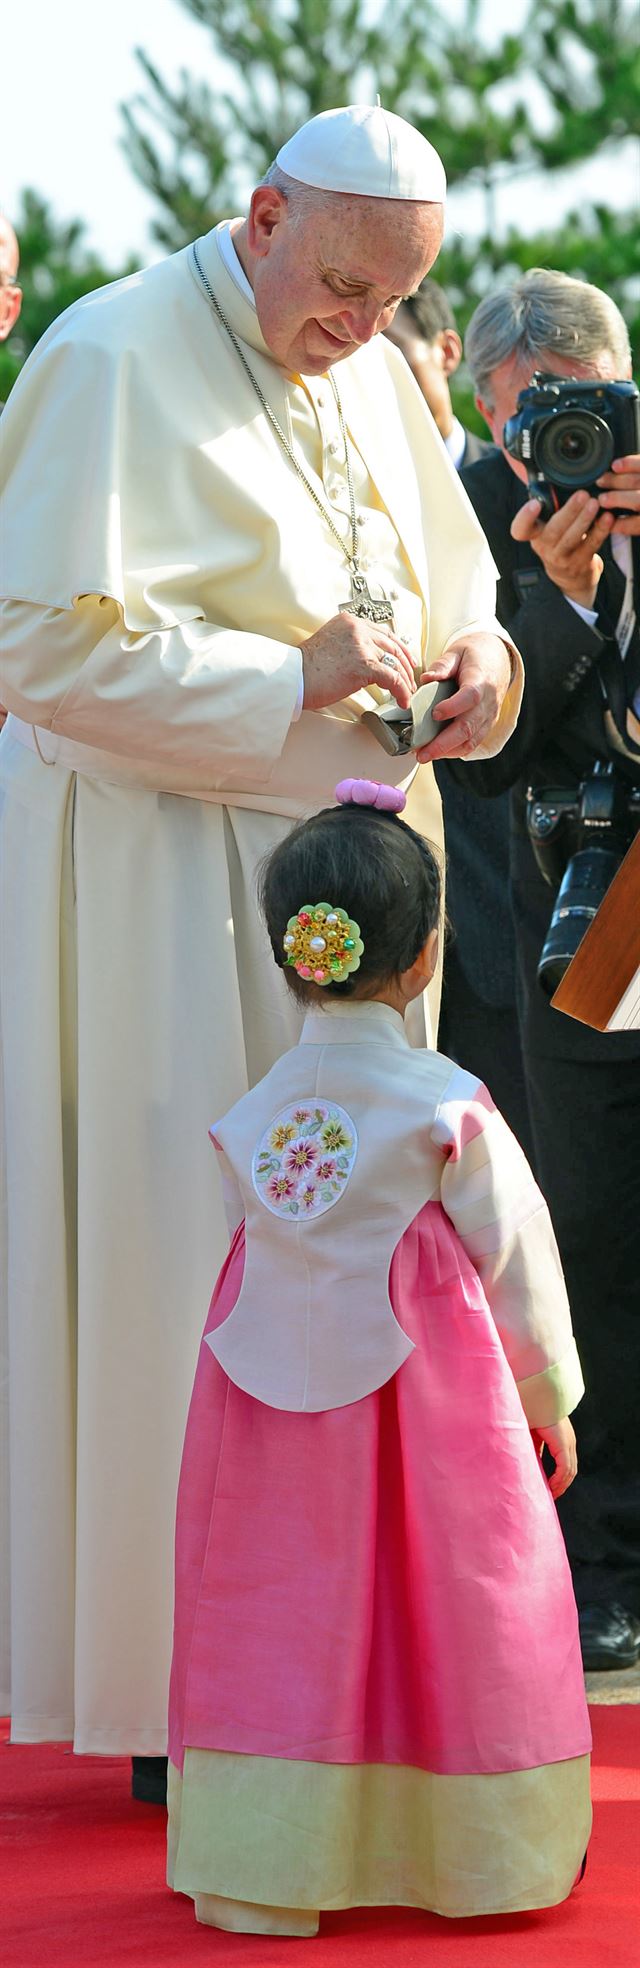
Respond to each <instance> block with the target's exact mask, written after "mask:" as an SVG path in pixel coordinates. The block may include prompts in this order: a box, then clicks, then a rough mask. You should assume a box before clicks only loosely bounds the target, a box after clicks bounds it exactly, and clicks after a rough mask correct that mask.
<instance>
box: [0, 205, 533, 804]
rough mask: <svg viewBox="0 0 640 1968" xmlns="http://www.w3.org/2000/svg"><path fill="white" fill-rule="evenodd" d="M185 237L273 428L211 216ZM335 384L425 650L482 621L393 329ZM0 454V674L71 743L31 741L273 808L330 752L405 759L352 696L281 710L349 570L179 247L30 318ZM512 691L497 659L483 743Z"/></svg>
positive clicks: (367, 771) (462, 530) (276, 379)
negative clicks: (501, 686) (0, 492)
mask: <svg viewBox="0 0 640 1968" xmlns="http://www.w3.org/2000/svg"><path fill="white" fill-rule="evenodd" d="M199 252H200V256H201V260H202V263H203V266H204V268H205V270H206V272H207V274H208V277H209V279H210V280H211V282H212V285H213V287H214V289H215V291H216V292H217V293H218V294H219V296H220V299H221V300H222V303H223V305H224V306H225V307H226V309H227V311H228V313H229V315H230V317H231V319H232V321H233V324H234V327H235V329H236V332H237V333H239V334H240V336H241V337H242V338H243V339H244V341H245V342H246V345H247V353H248V355H249V358H250V360H251V363H252V366H253V367H254V370H255V374H256V376H257V378H258V380H259V382H260V384H261V386H262V388H263V390H264V392H265V394H266V396H267V397H268V399H269V402H270V403H271V405H272V407H273V409H274V411H275V413H276V415H277V417H278V418H279V419H280V421H281V422H282V424H283V426H284V428H285V430H288V431H291V407H290V406H291V395H292V390H293V389H295V387H296V385H295V379H292V378H291V377H287V376H286V375H285V374H284V372H283V371H282V370H281V369H279V368H278V367H277V366H276V365H275V363H274V362H273V360H272V359H271V357H270V355H269V352H268V350H267V349H266V345H265V343H264V341H263V338H262V335H261V332H260V328H259V324H258V321H257V316H256V313H255V310H254V309H253V308H252V306H251V304H250V302H249V301H248V300H247V299H246V298H245V297H244V295H243V294H242V293H241V292H240V290H239V289H238V288H237V286H236V285H235V283H234V281H233V279H232V277H231V275H230V273H229V272H228V270H227V267H226V265H225V262H224V260H223V258H222V255H221V252H220V248H219V245H218V242H217V236H216V233H211V234H209V235H208V236H207V237H206V238H205V239H204V240H201V241H200V242H199ZM339 384H340V392H341V396H342V401H343V405H344V412H345V417H346V421H347V425H348V428H349V432H350V434H351V437H352V440H353V443H354V444H355V446H356V447H357V449H358V451H359V453H360V455H361V457H362V459H363V460H364V463H365V465H366V467H367V469H368V472H369V474H370V478H371V481H372V486H373V487H374V488H375V495H376V496H377V498H378V499H379V500H380V502H381V503H382V505H383V506H384V507H385V508H386V510H387V511H388V513H389V516H390V518H391V521H392V524H393V526H394V527H395V528H396V529H397V534H398V536H399V541H400V544H401V548H402V551H403V553H404V556H405V559H406V563H407V568H408V570H410V576H409V578H410V581H411V585H412V587H413V589H414V591H415V592H417V593H418V594H419V595H421V596H422V598H423V635H422V656H423V658H424V659H425V660H429V659H433V658H434V657H435V656H437V655H439V654H440V653H441V651H442V649H443V648H444V647H445V646H446V644H447V642H448V641H449V640H451V639H452V638H453V637H455V636H457V635H458V634H460V632H461V631H462V630H463V629H465V628H468V627H470V626H471V625H476V626H482V627H483V628H491V627H492V626H494V625H495V624H494V597H495V570H494V567H493V563H492V560H491V557H490V555H489V551H488V548H487V546H486V543H485V541H484V537H483V535H482V534H481V532H480V529H479V526H478V523H477V520H476V518H475V515H474V514H473V512H472V510H471V506H470V504H469V502H468V500H467V498H466V496H465V494H464V492H463V491H462V489H461V487H460V484H459V481H458V478H457V475H456V472H455V471H454V469H453V467H452V465H451V463H450V461H449V459H448V457H447V453H446V450H445V447H444V445H443V444H442V443H441V440H440V438H439V436H438V433H437V431H436V429H435V425H434V424H433V421H432V419H431V418H430V416H429V413H428V411H427V410H426V407H425V405H424V402H423V400H422V398H421V396H420V393H419V391H418V390H417V388H416V386H415V383H414V381H413V378H412V377H411V375H410V372H409V370H408V368H407V366H406V364H405V363H404V362H403V361H402V359H401V358H400V357H399V356H398V353H397V351H396V350H395V349H393V348H392V347H391V346H390V345H389V343H388V342H386V341H385V340H384V338H383V337H382V336H379V337H377V339H376V341H375V342H374V343H372V344H371V345H370V346H369V347H368V348H365V349H362V350H360V351H358V353H357V354H356V355H354V356H352V357H350V358H349V360H348V361H346V362H344V363H342V364H340V367H339ZM298 388H299V385H298ZM35 433H37V437H36V436H35V435H34V434H35ZM3 454H4V461H5V462H4V475H5V480H6V492H5V516H4V546H3V555H4V565H5V568H6V575H5V577H4V581H5V592H6V593H7V594H8V595H9V596H10V597H11V598H12V600H13V602H14V603H15V604H18V605H20V604H24V603H30V604H32V605H34V604H35V605H36V607H37V608H38V609H39V610H42V611H43V612H42V614H41V615H39V616H38V620H37V629H38V633H37V636H35V642H34V634H33V633H32V632H31V629H30V627H29V622H31V623H33V617H30V618H29V621H26V618H24V617H23V615H22V612H21V611H20V608H19V614H18V618H17V619H16V617H15V611H14V614H13V615H12V614H11V609H9V613H8V616H7V623H6V631H5V647H6V650H7V656H6V662H5V664H4V665H3V677H2V684H1V686H0V689H1V692H2V694H3V697H4V701H5V703H6V704H7V705H8V708H9V709H10V710H13V711H14V712H15V713H16V714H17V715H18V717H21V718H22V719H26V720H27V721H28V722H29V723H31V722H35V723H36V724H38V725H39V726H40V727H44V728H46V729H47V730H48V731H50V732H51V733H52V735H55V736H56V739H57V740H58V742H59V744H60V745H62V746H64V741H65V740H67V741H69V740H71V741H73V742H74V745H77V744H80V745H81V746H82V747H84V748H85V751H84V754H83V755H80V756H78V755H77V754H75V753H74V754H73V755H71V754H69V753H68V752H67V751H65V750H64V749H60V750H58V749H54V751H53V752H52V751H51V750H48V751H47V756H48V757H50V756H51V757H53V756H55V757H60V759H61V762H64V763H66V764H69V765H76V766H77V767H78V769H80V770H86V771H88V772H92V771H93V772H96V773H99V775H100V776H103V777H106V778H110V779H112V780H113V779H116V780H118V779H120V778H123V777H124V778H126V779H127V780H128V781H129V782H130V783H134V784H142V785H150V784H154V785H155V786H156V787H157V788H158V789H162V790H166V791H179V792H186V793H190V794H192V795H200V796H204V797H208V798H214V799H216V798H224V800H225V802H226V803H230V804H236V805H237V804H250V805H255V806H258V807H261V808H262V807H264V806H267V807H269V808H270V809H271V810H272V811H277V812H282V813H289V814H292V815H293V814H294V813H297V812H300V811H301V810H304V809H305V808H307V809H308V808H309V807H310V806H312V805H313V804H316V805H317V804H321V803H322V802H323V801H325V800H327V799H329V798H330V797H331V795H332V792H333V787H334V785H335V783H336V780H337V779H338V778H340V777H341V776H342V774H343V773H349V774H356V773H359V772H360V773H362V774H363V775H364V776H367V775H368V776H372V775H373V776H375V777H380V776H381V773H382V772H384V776H386V777H395V778H396V780H398V779H401V778H403V779H404V780H405V781H406V779H407V776H408V775H407V769H406V763H407V762H406V760H401V761H399V762H397V763H395V762H392V761H390V760H388V759H387V758H386V757H385V756H384V755H383V754H382V752H381V750H380V748H379V747H378V745H377V744H376V742H375V740H374V739H372V738H371V737H370V736H369V735H368V734H367V733H366V732H365V731H364V729H362V728H360V729H357V730H354V722H356V723H357V720H358V718H359V713H360V710H361V708H362V703H361V702H359V701H357V700H356V699H355V698H352V699H350V700H349V701H348V702H347V703H343V704H340V705H336V706H332V707H331V708H330V709H329V710H327V711H326V712H323V713H304V712H303V715H302V717H301V719H300V720H299V722H298V723H293V724H292V722H291V720H292V717H293V715H294V710H295V704H296V695H297V689H298V681H299V662H300V659H299V655H298V653H297V651H298V648H299V646H300V644H301V643H303V642H304V640H305V638H306V637H307V636H308V635H310V634H312V633H313V632H314V631H315V630H316V629H317V628H318V627H320V626H321V624H322V623H323V622H325V621H327V620H328V619H329V617H330V616H332V615H333V614H334V613H335V611H336V609H337V607H338V606H339V603H340V602H341V601H342V600H344V599H345V596H346V593H347V588H348V581H347V570H346V566H345V564H344V561H343V560H342V558H341V556H340V553H339V551H338V549H337V547H336V543H335V541H334V540H333V538H332V536H331V533H330V531H329V529H328V527H327V526H326V524H325V523H324V522H323V520H322V518H321V516H320V515H319V514H318V512H317V510H316V508H315V506H314V504H313V502H312V500H311V499H310V497H309V495H308V493H307V492H306V491H305V490H304V489H303V487H302V486H301V484H300V482H299V480H298V478H297V476H296V474H295V473H294V471H293V468H292V466H291V465H290V463H289V461H288V460H287V458H286V456H285V455H284V453H283V451H282V449H281V447H280V446H279V444H278V442H277V440H276V438H275V437H274V435H273V432H272V431H271V429H270V427H269V425H268V423H267V420H266V418H265V416H264V414H263V412H262V410H261V408H260V405H259V403H258V401H257V398H256V397H255V395H254V392H253V390H252V389H251V386H250V385H249V383H248V382H247V379H246V377H245V375H244V373H243V371H242V368H241V365H240V362H239V360H238V357H237V354H236V352H235V350H234V349H233V347H232V345H231V344H230V343H229V340H228V338H227V336H226V335H225V334H224V332H223V331H222V329H221V328H220V327H219V326H218V324H217V321H216V319H215V316H214V315H213V312H212V309H211V307H210V304H209V302H208V300H207V298H206V296H205V294H204V293H203V290H202V287H201V285H200V283H199V280H198V276H197V273H196V270H195V267H194V263H193V258H192V252H191V249H186V250H185V251H184V252H182V253H178V254H177V255H176V256H175V257H174V258H172V259H169V260H166V261H164V262H162V263H161V264H160V265H158V266H154V267H150V268H149V269H148V270H147V271H146V272H144V273H141V274H136V275H133V276H132V277H131V278H130V279H128V280H125V281H122V282H119V283H118V284H117V285H115V286H114V287H112V288H108V289H106V290H102V291H101V292H99V293H97V294H94V295H90V296H89V297H88V298H87V299H86V300H84V301H82V302H80V303H78V304H77V305H76V306H75V307H74V308H72V309H71V310H70V311H69V313H68V314H66V315H64V316H62V318H61V319H60V320H59V321H58V322H56V323H55V324H54V325H53V326H52V327H51V328H50V329H49V331H48V333H47V334H46V335H45V336H44V337H43V339H42V341H41V342H40V343H39V344H38V347H37V348H36V349H35V351H34V353H33V355H32V356H31V358H30V360H29V362H28V363H27V364H26V366H25V370H24V372H23V375H22V377H21V378H20V381H19V383H18V385H17V387H16V389H15V391H14V392H13V394H12V396H11V399H10V402H9V405H8V407H7V410H6V412H5V415H4V417H3ZM36 458H37V459H38V460H40V461H41V463H39V464H38V466H37V468H35V467H34V460H35V459H36ZM27 512H28V515H29V521H28V524H25V514H26V513H27ZM82 597H85V598H86V597H102V598H103V600H102V603H101V606H99V605H98V603H97V602H96V601H95V600H93V599H91V600H87V599H84V600H82ZM71 610H73V615H72V616H69V615H68V616H67V619H66V621H65V620H64V619H63V620H62V621H61V620H60V616H59V614H58V615H57V616H56V613H55V612H56V611H71ZM45 633H46V662H43V636H44V635H45ZM500 633H502V632H501V631H500ZM36 645H37V646H36ZM520 695H521V682H520V678H519V677H518V679H517V680H516V683H515V685H514V686H512V689H511V691H510V692H509V696H508V699H507V701H506V704H505V706H504V707H503V714H502V717H501V719H500V720H499V722H498V724H497V726H496V728H495V731H494V732H493V733H492V734H491V740H490V742H489V744H488V745H487V746H486V747H485V748H484V749H485V750H486V751H488V752H493V751H495V750H499V749H500V747H501V745H502V744H503V743H504V741H505V739H506V737H507V736H508V735H509V732H510V730H511V729H512V728H513V724H514V722H515V718H516V716H517V710H518V706H519V701H520ZM354 740H355V743H354ZM96 748H98V749H99V751H100V753H101V754H102V757H101V758H100V759H98V758H96V757H95V751H96ZM92 750H93V752H94V757H93V759H92V757H91V752H92ZM479 755H482V754H481V753H480V754H479ZM134 761H135V766H134V763H133V762H134ZM394 763H395V771H394ZM429 776H430V775H429Z"/></svg>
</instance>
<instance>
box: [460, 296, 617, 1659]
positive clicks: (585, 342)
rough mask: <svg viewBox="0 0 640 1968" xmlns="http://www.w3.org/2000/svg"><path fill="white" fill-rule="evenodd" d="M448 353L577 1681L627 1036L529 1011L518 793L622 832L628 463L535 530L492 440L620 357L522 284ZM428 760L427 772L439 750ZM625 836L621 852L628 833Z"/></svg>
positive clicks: (577, 309) (591, 1637) (594, 1612)
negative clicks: (476, 540)
mask: <svg viewBox="0 0 640 1968" xmlns="http://www.w3.org/2000/svg"><path fill="white" fill-rule="evenodd" d="M465 352H466V356H467V361H468V364H469V368H470V370H471V374H472V376H473V379H474V383H475V387H476V391H477V399H476V400H477V403H478V406H479V408H480V410H481V411H482V414H483V416H484V417H485V420H486V422H487V424H488V426H489V429H490V431H491V434H492V436H493V438H494V441H495V443H496V445H498V446H499V447H500V449H499V450H498V451H497V452H493V453H491V454H489V455H487V456H486V457H485V458H482V459H481V460H480V461H479V462H478V463H477V464H475V465H473V466H472V467H471V468H470V469H469V470H468V471H465V472H463V474H462V478H463V483H464V485H465V488H466V490H467V492H468V494H469V497H470V498H471V500H472V503H473V505H474V507H475V510H476V513H477V514H478V517H479V519H480V521H481V524H482V526H483V528H484V531H485V533H486V535H487V538H488V541H489V545H490V547H491V551H492V553H493V556H494V559H495V561H496V563H497V565H498V568H499V572H500V586H499V590H498V614H499V617H500V619H501V621H502V623H503V625H504V626H505V628H508V630H509V633H510V635H512V636H513V638H514V641H515V642H517V644H518V646H519V648H520V649H521V651H522V654H523V657H524V661H525V668H526V689H525V697H524V704H523V709H522V712H521V716H520V720H519V723H518V725H517V728H516V730H515V732H514V734H513V736H512V738H511V739H510V740H509V742H508V744H507V745H506V746H505V749H504V751H503V752H502V753H501V754H500V755H499V757H498V758H496V759H493V760H487V761H483V762H481V763H478V764H465V765H460V764H458V763H457V764H454V763H453V762H452V766H451V770H452V772H453V773H454V774H455V776H456V777H457V779H458V781H459V783H461V784H462V785H465V786H466V787H467V789H468V790H469V791H470V792H471V791H473V792H476V793H480V794H481V795H489V796H492V795H495V794H499V793H502V792H504V791H505V789H506V788H509V787H512V788H513V789H514V790H513V795H512V821H511V877H512V901H513V909H514V917H515V927H516V945H517V963H518V995H519V1016H520V1025H521V1038H522V1051H523V1057H524V1065H525V1074H526V1080H527V1091H528V1096H529V1104H530V1110H531V1120H532V1127H533V1133H534V1140H535V1151H536V1161H537V1170H538V1177H539V1181H540V1184H541V1187H542V1189H543V1191H544V1193H545V1195H546V1197H547V1199H548V1202H549V1204H550V1207H551V1212H552V1216H553V1219H554V1225H555V1230H556V1234H557V1237H558V1241H559V1244H560V1250H561V1254H562V1258H563V1263H564V1267H565V1273H566V1278H567V1284H568V1288H569V1294H570V1298H571V1302H572V1308H573V1315H574V1322H575V1326H576V1330H577V1335H578V1343H579V1345H580V1348H581V1353H582V1357H583V1360H584V1370H585V1381H586V1383H587V1398H586V1400H585V1403H584V1407H583V1411H582V1414H581V1428H580V1453H581V1480H580V1482H579V1483H578V1484H576V1486H575V1492H572V1493H570V1494H569V1495H568V1496H567V1497H566V1498H565V1499H563V1505H562V1506H561V1516H562V1521H563V1528H564V1532H565V1537H566V1540H567V1546H568V1550H569V1556H570V1559H571V1563H572V1569H573V1574H574V1583H575V1587H576V1596H577V1599H578V1605H579V1608H580V1613H581V1633H582V1643H583V1658H584V1661H585V1666H586V1667H589V1668H605V1667H612V1668H613V1667H626V1666H631V1665H633V1664H634V1662H636V1661H637V1660H638V1659H640V1450H639V1444H640V1432H639V1430H638V1413H637V1408H638V1383H639V1378H640V1375H639V1368H640V1316H639V1308H638V1278H639V1276H640V1033H633V1032H631V1033H628V1034H626V1033H625V1034H599V1033H596V1032H594V1031H591V1030H590V1029H588V1028H587V1027H586V1026H583V1025H580V1024H577V1023H576V1022H575V1021H574V1020H572V1019H570V1018H567V1017H565V1016H563V1015H562V1014H561V1013H559V1012H557V1011H554V1010H553V1009H552V1007H551V1004H550V1002H549V999H548V997H547V996H545V993H544V991H543V989H542V986H541V984H540V981H539V979H538V975H537V972H538V964H539V960H540V953H541V950H542V947H543V945H544V942H545V938H546V936H547V932H548V929H549V922H550V918H551V915H552V911H553V907H554V902H555V892H554V888H553V887H552V886H550V885H549V883H548V882H547V881H545V879H544V877H543V875H542V873H541V872H540V869H539V867H538V865H537V862H536V857H535V854H534V851H533V846H532V843H531V839H530V837H529V834H528V831H527V823H526V796H527V788H528V787H533V788H535V789H536V791H537V792H539V794H540V796H541V799H544V794H545V789H548V790H549V789H565V790H566V791H567V793H569V794H570V795H574V796H575V797H576V801H578V796H579V788H580V785H581V783H582V782H583V781H584V780H585V778H587V777H588V775H589V774H591V773H592V772H593V769H594V767H595V766H596V764H598V763H600V764H605V765H613V768H614V772H615V779H616V784H617V798H618V801H619V804H620V806H621V809H622V810H623V811H624V814H625V817H626V816H627V815H628V809H629V802H630V799H631V797H632V795H633V793H634V791H635V790H636V789H638V788H640V724H639V722H638V719H639V718H640V637H639V634H638V616H639V615H640V537H639V536H640V456H637V455H626V456H624V457H616V458H614V460H613V464H612V469H611V470H610V471H607V472H605V473H604V474H603V475H602V476H601V477H600V478H599V480H598V490H597V496H596V497H591V496H590V495H589V493H588V491H587V490H586V489H578V490H576V491H574V492H573V493H572V494H571V496H569V497H568V498H566V502H565V503H562V504H559V506H558V509H557V510H556V511H555V512H554V513H553V516H552V517H551V518H550V519H548V521H547V522H546V523H543V520H542V518H541V505H540V502H539V501H535V500H532V499H531V498H530V496H529V490H528V483H527V471H526V467H525V465H524V464H523V463H522V462H520V461H518V460H516V459H515V458H514V457H512V456H509V455H508V453H507V451H506V449H505V446H504V441H503V432H504V425H505V422H506V420H507V419H508V418H510V417H512V416H513V415H514V413H515V411H516V407H517V399H518V395H519V393H520V391H522V390H523V389H525V388H526V387H527V386H528V385H529V384H530V382H531V378H532V376H533V374H534V372H535V371H537V370H538V371H545V372H550V373H553V375H554V376H556V377H570V376H574V377H579V378H585V379H587V378H594V379H597V380H599V381H602V382H607V381H613V380H616V379H618V380H622V379H624V378H627V377H629V375H630V373H631V363H630V352H629V342H628V337H627V333H626V328H625V324H624V322H623V320H622V317H621V315H620V314H619V312H618V309H617V308H616V307H615V306H614V304H613V302H612V301H611V300H609V298H608V297H607V296H606V295H605V294H603V293H601V292H600V291H599V289H597V288H595V287H591V286H588V285H586V283H583V282H581V281H578V280H574V279H570V278H569V277H568V276H567V275H564V274H562V273H554V272H547V271H541V270H539V269H534V270H532V271H531V272H529V273H527V274H525V275H524V276H522V277H521V278H519V279H518V280H517V281H515V282H514V283H513V284H512V286H511V287H509V288H507V289H506V290H504V291H503V292H501V293H497V294H494V295H491V296H489V297H488V298H487V299H485V300H484V301H483V302H482V303H481V305H480V307H479V308H478V309H477V310H476V312H475V314H474V316H473V318H472V321H471V323H470V327H469V330H468V335H467V341H466V349H465ZM600 415H601V416H604V417H605V419H606V417H607V408H606V407H605V408H604V410H600ZM614 428H615V420H614ZM628 449H629V447H627V450H628ZM636 449H637V446H636ZM620 508H623V509H625V510H626V515H627V516H625V517H620V516H618V515H619V512H620ZM439 749H440V750H441V753H442V756H445V755H446V738H445V737H444V736H443V739H442V741H441V744H440V747H439ZM628 828H629V832H628V840H630V839H631V829H632V822H631V820H630V819H629V821H628ZM625 844H627V842H624V843H623V846H624V845H625ZM556 886H557V884H556Z"/></svg>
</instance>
